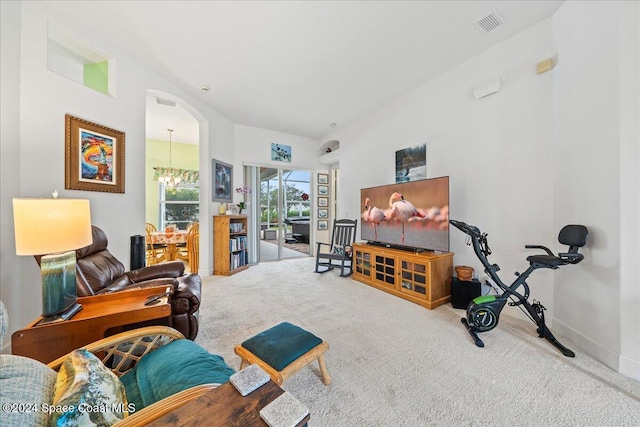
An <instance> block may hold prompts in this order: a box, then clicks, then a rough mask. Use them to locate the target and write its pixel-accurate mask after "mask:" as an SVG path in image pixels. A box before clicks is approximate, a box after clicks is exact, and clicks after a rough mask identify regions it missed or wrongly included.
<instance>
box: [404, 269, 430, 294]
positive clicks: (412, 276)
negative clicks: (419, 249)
mask: <svg viewBox="0 0 640 427" xmlns="http://www.w3.org/2000/svg"><path fill="white" fill-rule="evenodd" d="M428 274H429V266H428V265H427V264H426V263H425V264H423V263H420V262H411V261H405V260H403V261H402V262H401V269H400V279H401V281H400V290H401V291H402V292H406V293H408V294H412V295H414V296H418V297H420V298H426V297H427V276H428Z"/></svg>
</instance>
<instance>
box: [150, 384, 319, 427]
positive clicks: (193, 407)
mask: <svg viewBox="0 0 640 427" xmlns="http://www.w3.org/2000/svg"><path fill="white" fill-rule="evenodd" d="M282 393H284V390H283V389H282V388H280V386H278V384H276V383H275V382H273V381H269V382H268V383H266V384H265V385H263V386H262V387H260V388H258V389H257V390H256V391H254V392H252V393H249V394H248V395H246V396H245V397H242V396H241V395H240V393H238V391H237V390H236V389H235V387H234V386H233V384H231V383H230V382H229V383H226V384H223V385H221V386H220V387H217V388H215V389H213V390H210V391H208V392H207V393H205V394H203V395H202V396H200V397H198V398H197V399H194V400H192V401H190V402H187V403H185V404H184V405H182V406H181V407H179V408H177V409H176V410H174V411H172V412H170V413H168V414H166V415H164V416H162V417H160V418H158V419H157V420H155V421H153V422H151V423H149V424H148V425H150V426H156V427H159V426H181V427H182V426H194V427H195V426H197V427H200V426H214V427H215V426H219V427H246V426H266V425H267V423H265V422H264V420H263V419H262V418H260V410H261V409H262V408H264V407H265V406H267V405H268V404H269V403H270V402H272V401H273V400H274V399H275V398H276V397H278V396H280V395H281V394H282ZM309 418H310V415H307V416H306V417H305V418H304V419H303V420H302V421H300V422H299V423H298V425H297V426H296V427H298V426H304V425H306V424H307V422H308V421H309Z"/></svg>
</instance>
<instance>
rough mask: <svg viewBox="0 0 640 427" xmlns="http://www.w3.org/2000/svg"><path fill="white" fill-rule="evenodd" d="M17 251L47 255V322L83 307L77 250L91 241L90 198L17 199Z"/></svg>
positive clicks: (44, 280) (44, 276)
mask: <svg viewBox="0 0 640 427" xmlns="http://www.w3.org/2000/svg"><path fill="white" fill-rule="evenodd" d="M13 224H14V230H15V236H16V254H17V255H43V254H44V256H43V257H42V258H41V261H40V268H41V273H42V317H43V318H44V319H43V322H48V321H56V320H66V319H68V318H70V317H71V316H73V315H74V314H75V313H77V312H78V311H80V310H81V309H82V307H81V306H80V305H79V304H78V302H77V292H76V253H75V250H76V249H79V248H82V247H84V246H87V245H90V244H91V243H92V241H93V239H92V236H91V212H90V208H89V200H81V199H55V198H54V199H13Z"/></svg>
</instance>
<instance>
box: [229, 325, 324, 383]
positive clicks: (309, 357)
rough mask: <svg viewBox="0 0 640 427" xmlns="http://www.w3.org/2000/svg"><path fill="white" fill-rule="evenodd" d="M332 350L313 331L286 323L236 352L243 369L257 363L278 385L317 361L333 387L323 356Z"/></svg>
mask: <svg viewBox="0 0 640 427" xmlns="http://www.w3.org/2000/svg"><path fill="white" fill-rule="evenodd" d="M328 349H329V344H328V343H326V342H324V341H322V340H321V339H320V338H318V337H317V336H315V335H313V334H312V333H311V332H308V331H305V330H304V329H302V328H300V327H298V326H295V325H292V324H291V323H288V322H282V323H280V324H279V325H276V326H274V327H272V328H270V329H267V330H266V331H264V332H261V333H259V334H258V335H256V336H254V337H252V338H249V339H248V340H246V341H244V342H243V343H242V344H240V345H237V346H236V347H235V350H234V351H235V352H236V354H237V355H238V356H240V357H241V359H242V361H241V363H240V370H242V369H243V368H244V367H245V366H247V365H250V364H253V363H257V364H258V365H259V366H260V367H261V368H262V369H264V370H265V371H266V372H267V373H268V374H269V376H270V377H271V379H272V380H273V381H275V382H276V383H277V384H278V385H282V383H283V382H284V380H286V379H287V378H289V377H291V376H292V375H293V374H295V373H296V372H298V371H299V370H300V369H302V368H303V367H304V366H306V365H308V364H309V363H311V362H313V361H314V360H317V361H318V364H319V366H320V374H321V375H322V382H323V383H324V384H325V385H329V384H331V377H330V376H329V373H328V372H327V368H326V366H325V364H324V359H323V357H322V355H323V354H324V352H325V351H327V350H328Z"/></svg>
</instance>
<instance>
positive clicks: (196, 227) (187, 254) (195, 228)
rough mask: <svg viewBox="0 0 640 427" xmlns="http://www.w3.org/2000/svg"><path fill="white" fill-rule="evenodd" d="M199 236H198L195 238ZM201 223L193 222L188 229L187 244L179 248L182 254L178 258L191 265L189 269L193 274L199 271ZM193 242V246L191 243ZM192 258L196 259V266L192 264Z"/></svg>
mask: <svg viewBox="0 0 640 427" xmlns="http://www.w3.org/2000/svg"><path fill="white" fill-rule="evenodd" d="M196 234H197V236H195V235H196ZM199 239H200V223H199V222H192V223H191V224H189V226H188V227H187V242H186V243H185V244H184V245H183V246H179V248H180V252H179V254H178V258H180V259H185V260H187V262H188V263H189V269H190V271H191V272H192V273H195V272H197V271H198V266H199V260H200V258H199V257H198V250H199V249H200V244H199V243H200V242H199ZM189 242H191V244H190V243H189ZM192 258H193V259H194V261H193V262H195V266H193V265H192V264H191V262H192Z"/></svg>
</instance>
